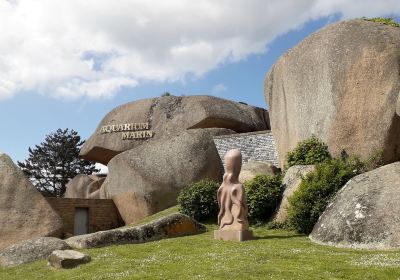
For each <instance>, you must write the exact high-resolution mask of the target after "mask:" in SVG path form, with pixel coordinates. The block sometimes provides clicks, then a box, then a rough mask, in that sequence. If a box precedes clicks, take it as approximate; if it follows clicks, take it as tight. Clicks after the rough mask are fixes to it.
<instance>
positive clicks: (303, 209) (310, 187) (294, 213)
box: [288, 156, 380, 234]
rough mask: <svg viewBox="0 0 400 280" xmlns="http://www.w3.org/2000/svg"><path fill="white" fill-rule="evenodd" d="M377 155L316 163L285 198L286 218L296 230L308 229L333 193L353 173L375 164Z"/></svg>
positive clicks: (310, 228)
mask: <svg viewBox="0 0 400 280" xmlns="http://www.w3.org/2000/svg"><path fill="white" fill-rule="evenodd" d="M378 158H379V156H374V157H372V158H371V159H370V160H367V161H366V162H362V161H361V160H359V159H358V158H357V157H349V158H342V159H330V160H328V161H325V162H323V163H320V164H317V165H316V169H315V171H313V172H311V173H309V174H308V175H307V176H306V177H305V178H303V180H302V182H301V184H300V186H299V189H298V190H297V191H296V192H295V193H294V194H293V196H292V197H290V198H289V207H288V220H289V223H290V224H291V226H292V227H293V228H294V229H296V230H297V231H298V232H300V233H306V234H308V233H310V232H311V231H312V229H313V227H314V225H315V223H316V222H317V221H318V218H319V216H321V214H322V213H323V211H324V210H325V208H326V206H327V205H328V204H329V202H330V201H331V199H332V198H333V197H334V195H335V194H336V193H337V192H338V191H339V190H340V189H341V188H342V187H343V186H344V185H345V184H346V183H347V181H349V180H350V179H351V178H353V177H354V176H356V175H358V174H361V173H364V172H366V171H369V170H372V169H375V168H376V167H377V166H379V164H380V161H379V160H377V159H378Z"/></svg>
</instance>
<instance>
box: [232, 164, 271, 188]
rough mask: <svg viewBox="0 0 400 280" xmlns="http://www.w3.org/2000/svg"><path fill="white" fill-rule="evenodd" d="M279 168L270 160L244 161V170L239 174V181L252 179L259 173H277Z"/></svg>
mask: <svg viewBox="0 0 400 280" xmlns="http://www.w3.org/2000/svg"><path fill="white" fill-rule="evenodd" d="M278 173H279V168H278V167H276V166H275V165H273V164H272V163H269V162H261V161H248V162H246V163H243V165H242V170H241V171H240V174H239V181H240V182H242V183H244V182H245V181H248V180H251V179H253V178H254V177H256V176H257V175H276V174H278Z"/></svg>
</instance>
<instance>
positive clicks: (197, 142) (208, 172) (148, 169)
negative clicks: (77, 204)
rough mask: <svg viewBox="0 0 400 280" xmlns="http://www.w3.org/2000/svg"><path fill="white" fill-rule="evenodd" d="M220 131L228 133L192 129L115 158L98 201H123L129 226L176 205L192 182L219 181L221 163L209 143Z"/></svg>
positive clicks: (211, 144)
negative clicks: (180, 193)
mask: <svg viewBox="0 0 400 280" xmlns="http://www.w3.org/2000/svg"><path fill="white" fill-rule="evenodd" d="M221 130H222V131H224V133H228V132H229V131H226V129H192V130H188V131H185V132H182V133H181V134H180V135H179V136H177V137H174V138H171V139H168V140H159V141H153V142H149V143H147V144H146V145H141V146H140V147H137V148H134V149H131V150H129V151H126V152H123V153H121V154H119V155H117V156H116V157H114V158H113V159H112V160H111V161H110V162H109V164H108V170H109V174H108V176H107V179H106V182H105V183H104V184H103V186H102V187H101V189H100V197H101V198H111V199H115V201H116V204H117V205H119V204H121V203H119V201H120V200H121V199H123V200H124V202H123V204H124V211H120V212H126V214H122V216H123V217H124V216H125V217H129V223H131V222H134V221H137V220H140V219H142V218H144V217H146V216H148V215H151V214H154V213H157V212H158V211H161V210H164V209H166V208H168V207H171V206H173V205H176V198H177V196H178V193H179V191H180V190H181V189H182V188H184V187H185V186H187V185H189V184H191V183H193V182H197V181H199V180H201V179H203V178H209V179H212V180H215V181H221V179H222V162H221V159H220V157H219V155H218V152H217V149H216V148H215V145H214V143H213V139H212V135H215V134H218V133H221ZM123 193H130V195H126V196H124V195H121V194H123ZM121 196H122V197H121ZM125 222H127V221H125Z"/></svg>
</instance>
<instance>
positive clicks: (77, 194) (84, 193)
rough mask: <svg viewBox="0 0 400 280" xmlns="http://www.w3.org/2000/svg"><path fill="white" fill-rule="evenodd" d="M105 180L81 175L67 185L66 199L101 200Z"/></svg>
mask: <svg viewBox="0 0 400 280" xmlns="http://www.w3.org/2000/svg"><path fill="white" fill-rule="evenodd" d="M104 180H105V177H104V176H96V175H86V174H79V175H77V176H75V177H74V178H72V179H71V181H69V182H68V184H67V190H66V191H65V195H64V197H65V198H99V197H98V195H99V192H98V190H99V189H100V187H101V185H102V184H103V182H104Z"/></svg>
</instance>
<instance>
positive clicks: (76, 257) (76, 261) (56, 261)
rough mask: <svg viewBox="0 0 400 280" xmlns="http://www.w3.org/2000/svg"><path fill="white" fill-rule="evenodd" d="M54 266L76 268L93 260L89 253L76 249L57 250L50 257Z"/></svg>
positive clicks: (51, 264) (50, 262)
mask: <svg viewBox="0 0 400 280" xmlns="http://www.w3.org/2000/svg"><path fill="white" fill-rule="evenodd" d="M48 260H49V262H48V264H49V265H50V266H52V267H54V268H74V267H77V266H78V265H81V264H85V263H88V262H90V261H91V260H92V258H91V257H90V256H89V255H86V254H83V253H81V252H78V251H74V250H56V251H54V252H52V253H51V255H50V256H49V258H48Z"/></svg>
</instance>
